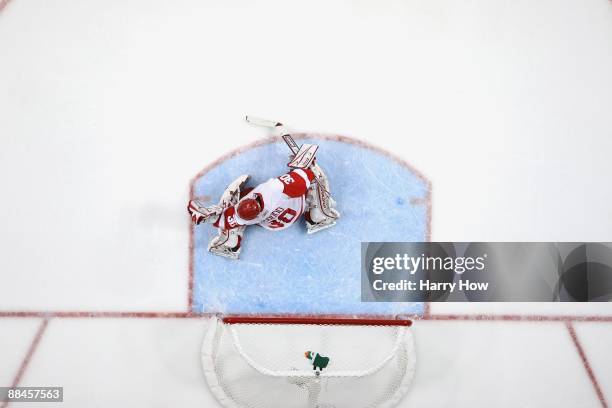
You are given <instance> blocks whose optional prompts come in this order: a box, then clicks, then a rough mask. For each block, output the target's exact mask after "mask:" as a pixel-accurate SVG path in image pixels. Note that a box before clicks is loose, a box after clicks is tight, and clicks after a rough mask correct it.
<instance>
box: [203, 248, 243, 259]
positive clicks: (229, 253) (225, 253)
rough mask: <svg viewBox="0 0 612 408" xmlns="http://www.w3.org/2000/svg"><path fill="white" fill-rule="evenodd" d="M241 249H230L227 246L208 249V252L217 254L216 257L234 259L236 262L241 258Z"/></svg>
mask: <svg viewBox="0 0 612 408" xmlns="http://www.w3.org/2000/svg"><path fill="white" fill-rule="evenodd" d="M240 249H241V248H240V247H238V249H235V248H228V247H226V246H223V245H221V246H217V247H211V246H209V247H208V251H209V252H210V253H211V254H215V255H219V256H222V257H225V258H229V259H233V260H236V259H238V258H239V257H240Z"/></svg>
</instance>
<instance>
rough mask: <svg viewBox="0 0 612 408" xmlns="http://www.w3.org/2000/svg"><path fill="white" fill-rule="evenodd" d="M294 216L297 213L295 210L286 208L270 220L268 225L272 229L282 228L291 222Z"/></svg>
mask: <svg viewBox="0 0 612 408" xmlns="http://www.w3.org/2000/svg"><path fill="white" fill-rule="evenodd" d="M296 215H297V212H296V211H295V210H292V209H291V208H287V209H286V210H285V211H283V212H282V213H280V214H279V215H278V217H276V219H275V220H272V221H271V222H270V224H269V225H270V227H272V228H282V227H284V226H285V224H289V223H290V222H291V221H293V219H294V218H295V216H296Z"/></svg>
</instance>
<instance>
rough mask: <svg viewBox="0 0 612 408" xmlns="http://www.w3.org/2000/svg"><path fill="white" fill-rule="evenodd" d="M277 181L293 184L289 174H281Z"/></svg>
mask: <svg viewBox="0 0 612 408" xmlns="http://www.w3.org/2000/svg"><path fill="white" fill-rule="evenodd" d="M279 179H280V181H282V182H283V183H285V184H291V183H293V178H292V177H291V176H290V175H289V174H283V175H282V176H280V177H279Z"/></svg>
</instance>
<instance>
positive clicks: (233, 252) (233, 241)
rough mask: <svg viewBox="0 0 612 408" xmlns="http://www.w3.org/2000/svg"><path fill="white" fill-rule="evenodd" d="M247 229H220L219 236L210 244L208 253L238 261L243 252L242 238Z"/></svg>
mask: <svg viewBox="0 0 612 408" xmlns="http://www.w3.org/2000/svg"><path fill="white" fill-rule="evenodd" d="M245 229H246V227H244V226H243V227H238V228H234V229H231V230H223V229H219V235H217V236H216V237H213V238H212V239H211V240H210V242H209V243H208V251H209V252H210V253H211V254H215V255H219V256H223V257H225V258H230V259H238V258H239V257H240V251H241V250H242V236H243V234H244V230H245Z"/></svg>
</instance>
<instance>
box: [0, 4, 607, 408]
mask: <svg viewBox="0 0 612 408" xmlns="http://www.w3.org/2000/svg"><path fill="white" fill-rule="evenodd" d="M5 3H6V1H4V2H0V4H5ZM6 4H7V5H6V7H5V8H4V9H3V11H2V12H1V13H0V112H1V114H0V141H1V145H0V146H1V148H0V188H1V191H2V195H1V196H0V198H1V199H0V218H1V224H0V225H1V228H0V248H2V250H1V251H0V315H2V316H4V315H6V312H9V311H34V312H58V311H59V312H67V313H70V312H74V311H86V312H95V311H117V312H124V311H143V312H178V313H182V312H186V311H187V283H188V281H187V280H188V274H187V271H188V263H189V259H188V244H189V242H188V239H189V235H188V229H189V226H188V218H187V217H186V214H185V204H186V200H187V197H188V183H189V180H190V178H191V177H193V176H194V175H195V174H196V173H197V172H198V171H199V170H200V169H201V168H202V167H203V166H204V165H206V164H208V163H211V162H212V161H213V160H215V159H216V158H218V157H219V156H220V155H222V154H224V153H226V152H228V151H231V150H232V149H235V148H237V147H240V146H242V145H244V144H246V143H249V142H252V141H253V140H255V139H257V138H258V137H260V136H263V134H264V133H263V131H261V130H258V129H254V128H252V127H249V126H248V125H246V124H245V123H243V122H242V117H243V115H245V114H254V115H258V116H263V117H270V118H273V119H277V118H278V119H280V120H283V121H284V122H285V123H287V124H290V125H291V126H292V127H294V128H296V129H299V130H302V131H308V132H317V131H319V132H325V133H333V134H344V135H348V136H353V137H357V138H362V139H364V140H367V141H368V142H370V143H373V144H376V145H378V146H380V147H382V148H385V149H387V150H389V151H392V152H394V153H395V154H397V155H399V156H400V157H402V158H403V159H405V160H407V161H408V162H409V163H411V164H412V165H414V166H415V167H416V168H418V169H419V170H420V171H422V172H423V173H424V174H425V175H426V176H427V177H428V178H429V179H430V180H431V181H432V185H433V231H432V238H433V239H434V240H438V241H445V240H465V241H467V240H478V241H486V240H491V241H493V240H500V241H512V240H519V241H530V240H535V241H548V240H552V241H564V240H568V241H583V240H585V241H599V240H607V241H609V240H610V231H612V206H610V202H611V198H612V183H610V181H609V176H610V174H612V164H611V162H610V152H612V137H611V136H612V134H611V130H610V129H612V115H610V112H611V111H612V75H610V72H612V53H611V52H610V50H611V49H612V4H611V3H610V2H609V1H608V0H585V1H573V0H560V1H553V0H542V1H537V2H533V1H518V2H506V1H502V0H492V1H485V0H475V1H471V2H468V1H451V0H440V1H437V2H435V1H434V2H431V1H421V0H389V1H386V2H374V1H371V2H368V1H364V0H357V1H354V2H346V1H339V0H329V1H322V0H313V1H310V2H302V3H299V4H298V3H288V2H282V1H280V0H263V1H258V2H247V1H244V0H237V1H234V2H213V1H210V0H204V1H196V0H179V1H175V2H161V1H145V0H126V1H121V2H112V1H100V0H82V1H68V0H57V1H53V2H48V1H43V0H12V1H10V2H8V3H6ZM431 312H432V313H433V314H434V315H435V314H439V313H443V314H456V313H461V314H464V313H468V314H480V313H487V314H488V313H496V314H503V313H511V314H520V315H533V314H544V315H561V314H563V315H569V314H571V315H581V316H582V315H590V316H602V315H604V316H612V308H611V307H610V306H609V304H588V305H577V304H564V305H548V304H545V305H535V304H511V305H507V304H500V305H488V304H478V305H474V304H469V305H460V304H452V305H451V304H436V305H433V306H432V309H431ZM42 320H43V318H42V317H35V318H6V317H1V318H0V346H1V347H0V381H1V382H2V384H0V386H1V385H10V384H11V383H12V382H13V380H14V379H15V378H18V379H19V380H20V381H19V384H21V385H63V386H64V387H65V391H66V397H65V402H64V403H63V404H61V405H59V404H58V405H57V406H61V407H82V406H114V407H120V406H142V407H144V406H146V407H167V406H171V405H172V406H181V407H214V406H215V403H214V401H213V399H212V397H211V395H210V394H209V392H208V390H207V388H206V386H205V383H204V380H203V377H202V373H201V367H200V362H199V358H198V352H199V347H200V343H201V340H202V337H203V334H204V331H205V329H206V321H205V319H199V318H188V319H173V318H168V319H161V318H157V319H148V318H140V319H138V318H121V319H119V318H87V317H79V318H64V317H51V318H50V320H49V321H48V326H47V327H46V330H45V331H44V333H43V335H42V337H41V338H40V342H39V343H38V347H37V348H36V349H35V350H34V352H33V354H32V355H31V356H30V358H29V359H26V360H27V363H28V364H22V363H23V362H24V361H26V360H24V358H25V357H26V356H28V354H29V353H28V349H29V348H30V344H31V343H32V340H33V339H34V338H35V334H36V333H37V331H38V329H39V327H40V323H41V322H42ZM611 325H612V323H609V322H608V323H601V322H577V323H574V325H573V327H574V328H575V331H576V334H577V337H578V339H579V340H580V343H581V345H582V347H583V348H584V354H585V356H586V357H587V358H588V360H589V362H590V364H591V366H592V370H593V373H594V375H595V377H596V378H597V379H598V381H599V384H600V385H601V389H602V393H603V397H604V398H606V399H607V400H608V401H610V400H612V369H610V367H611V366H612V365H611V360H610V359H611V357H610V356H611V353H610V351H609V347H607V348H606V347H604V346H602V344H609V343H610V342H611V341H612V329H611V327H612V326H611ZM414 331H415V336H416V339H417V347H418V358H419V363H418V368H417V376H416V378H415V382H414V386H413V389H412V390H411V392H410V394H409V395H408V397H407V398H406V400H405V406H406V407H408V406H428V407H448V406H456V407H516V406H523V407H541V406H555V407H558V406H568V407H569V406H571V407H599V406H602V404H601V402H600V401H599V399H598V396H597V394H596V392H595V390H594V387H593V385H592V384H591V382H590V381H589V377H588V376H587V375H586V370H585V368H584V366H583V362H582V360H581V358H580V355H579V354H578V353H577V351H576V347H575V345H574V343H573V341H572V338H571V336H570V335H569V331H568V330H567V328H566V326H565V323H564V322H557V321H555V322H531V321H498V322H490V321H467V322H466V321H456V322H449V321H437V320H428V321H421V322H417V323H416V324H415V325H414ZM20 367H23V370H21V369H20ZM19 373H21V375H18V374H19ZM45 406H47V407H52V406H53V404H49V405H45Z"/></svg>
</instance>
